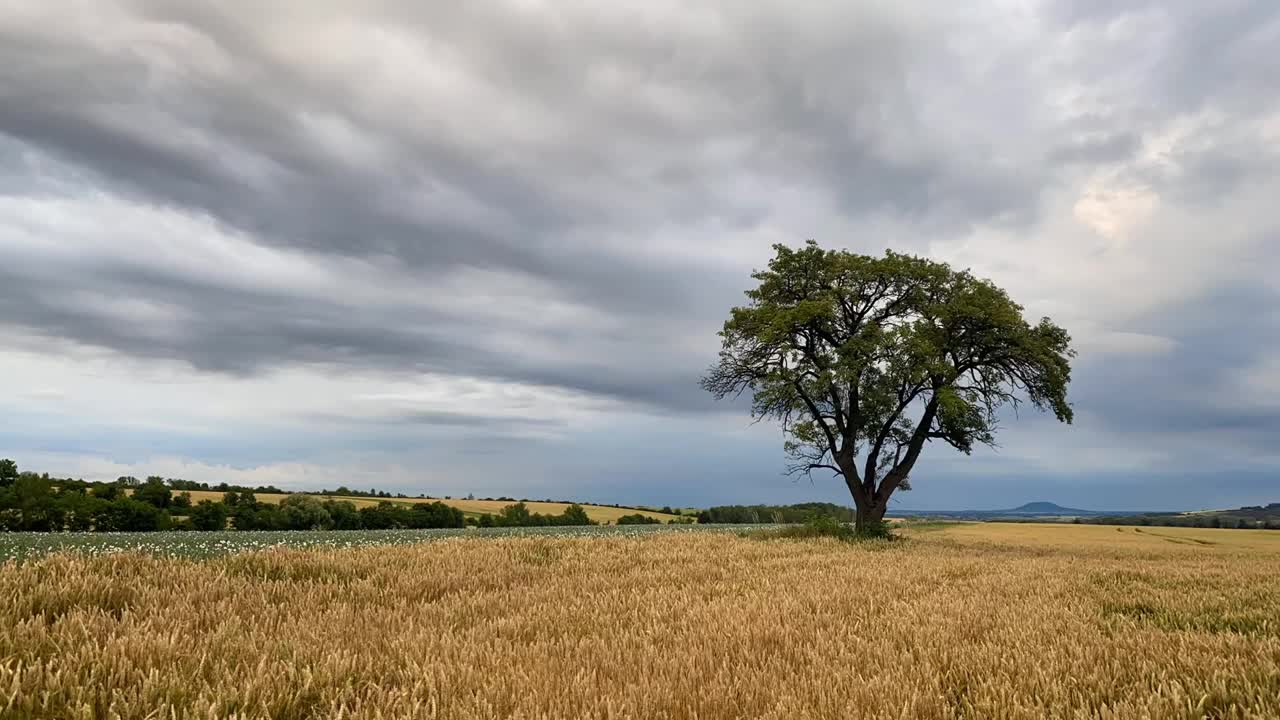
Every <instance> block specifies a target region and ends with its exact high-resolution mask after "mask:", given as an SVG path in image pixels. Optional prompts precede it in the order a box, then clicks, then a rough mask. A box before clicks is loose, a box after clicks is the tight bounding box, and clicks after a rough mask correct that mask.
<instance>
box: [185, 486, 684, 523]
mask: <svg viewBox="0 0 1280 720" xmlns="http://www.w3.org/2000/svg"><path fill="white" fill-rule="evenodd" d="M186 492H188V493H190V495H191V502H200V501H201V500H212V501H214V502H217V501H220V500H222V493H220V492H216V491H213V490H189V491H186ZM254 497H255V498H256V499H257V500H258V501H259V502H264V503H278V502H280V501H281V500H284V499H285V498H287V497H289V496H288V495H285V494H283V493H257V494H255V495H254ZM317 497H320V498H321V499H323V500H329V499H332V500H345V501H347V502H349V503H351V504H353V505H355V506H356V507H368V506H370V505H377V504H378V503H379V502H384V501H390V502H397V503H429V502H436V501H439V502H442V503H444V504H446V505H452V506H453V507H456V508H458V509H459V510H461V511H462V512H464V513H469V514H473V515H496V514H497V513H498V512H500V511H501V510H502V508H504V507H506V506H508V505H511V504H513V503H514V502H516V501H514V500H467V499H465V498H369V497H343V496H338V495H324V496H317ZM525 505H527V506H528V507H529V512H534V513H542V514H543V515H559V514H560V513H563V512H564V511H565V508H567V507H569V504H568V503H559V502H542V501H540V500H529V501H526V502H525ZM582 508H583V509H584V510H586V511H587V517H589V518H591V519H592V520H594V521H596V522H598V523H612V522H616V521H617V520H618V518H620V517H622V516H623V515H633V514H635V513H640V514H641V515H648V516H649V517H651V518H654V519H656V520H661V521H662V522H667V521H669V520H675V519H677V516H675V515H668V514H666V513H660V512H654V511H652V510H633V509H631V508H616V507H610V506H609V505H589V504H586V503H582ZM695 512H696V511H695Z"/></svg>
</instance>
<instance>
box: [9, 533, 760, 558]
mask: <svg viewBox="0 0 1280 720" xmlns="http://www.w3.org/2000/svg"><path fill="white" fill-rule="evenodd" d="M763 527H766V526H763V525H761V526H744V525H594V526H587V525H578V526H573V525H569V526H558V527H557V526H549V527H494V528H474V527H470V528H456V529H455V528H446V529H438V530H247V531H245V530H228V531H225V532H192V531H186V532H78V533H73V532H61V533H0V562H4V561H5V560H25V559H29V558H35V557H40V556H42V555H47V554H49V553H51V552H58V551H76V552H80V553H84V554H88V555H105V554H110V553H119V552H141V553H147V554H149V555H161V556H167V557H185V558H205V557H211V556H214V555H228V554H232V553H240V552H254V551H258V550H268V549H273V548H293V549H305V548H353V547H363V546H366V545H414V544H417V543H424V542H431V541H433V540H440V539H443V538H451V537H472V538H484V537H493V538H500V537H524V536H530V537H549V536H554V537H598V536H606V535H644V534H648V533H654V532H665V531H671V532H707V531H712V532H714V531H722V532H743V531H744V530H746V529H750V528H763Z"/></svg>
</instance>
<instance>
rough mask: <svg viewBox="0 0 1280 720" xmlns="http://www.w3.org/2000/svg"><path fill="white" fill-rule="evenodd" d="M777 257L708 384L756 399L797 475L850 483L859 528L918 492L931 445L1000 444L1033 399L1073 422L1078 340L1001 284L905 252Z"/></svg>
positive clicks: (739, 310) (781, 252) (733, 315)
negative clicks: (1034, 314)
mask: <svg viewBox="0 0 1280 720" xmlns="http://www.w3.org/2000/svg"><path fill="white" fill-rule="evenodd" d="M774 250H775V252H776V255H775V256H774V258H773V259H772V260H771V261H770V262H769V267H768V269H767V270H763V271H758V272H756V273H754V274H753V275H752V277H753V278H754V279H755V280H757V281H758V282H759V284H758V286H757V287H756V288H754V289H752V290H749V291H748V292H747V298H748V299H749V301H750V302H749V303H748V304H747V305H745V306H743V307H735V308H733V309H732V310H731V312H730V317H729V319H728V320H727V321H726V322H725V324H724V329H723V330H722V331H721V332H720V337H721V339H722V348H721V351H720V357H719V361H718V362H717V363H716V364H715V365H713V366H712V367H711V369H710V371H709V372H708V373H707V375H706V377H704V378H703V381H702V384H703V387H704V388H705V389H706V390H708V391H710V392H711V393H713V394H714V395H715V396H716V397H717V398H725V397H730V396H737V395H739V394H741V393H743V392H748V391H749V392H750V393H751V396H752V404H751V412H752V415H753V416H754V417H755V418H757V419H762V420H763V419H772V420H776V421H778V422H780V423H781V425H782V427H783V430H784V432H785V434H786V436H787V439H786V442H785V444H784V447H785V450H786V452H787V453H788V455H789V456H790V457H791V459H792V463H791V464H790V465H789V467H788V471H789V472H791V473H803V474H809V473H811V472H813V471H814V470H829V471H831V472H833V473H834V474H835V475H837V476H840V477H842V478H843V479H844V481H845V483H846V485H847V486H848V488H849V491H850V494H851V495H852V496H853V500H854V504H855V506H856V508H857V516H856V519H857V522H858V524H859V526H860V527H861V526H863V525H864V524H865V523H866V522H867V521H872V520H879V519H880V518H882V517H883V516H884V512H885V510H886V508H887V505H888V500H889V497H890V496H891V495H892V494H893V493H894V491H895V490H898V489H899V488H907V487H909V484H908V478H909V475H910V473H911V470H912V468H913V467H914V466H915V463H916V460H917V459H918V458H919V456H920V453H921V451H922V450H923V448H924V447H925V445H926V444H927V443H928V442H930V441H933V440H940V441H943V442H945V443H947V444H949V445H950V446H952V447H954V448H955V449H957V450H960V451H962V452H964V453H966V454H967V453H970V452H972V450H973V448H974V447H975V446H976V445H994V444H995V437H996V432H997V430H998V429H999V422H1000V410H1001V408H1004V407H1006V406H1012V407H1014V408H1016V407H1017V406H1019V405H1020V404H1021V403H1023V402H1029V403H1030V404H1031V405H1032V406H1033V407H1035V408H1037V409H1041V410H1047V411H1050V412H1052V413H1053V414H1054V416H1056V417H1057V419H1058V420H1060V421H1063V422H1066V423H1070V422H1071V420H1072V411H1071V406H1070V404H1069V403H1068V402H1067V385H1068V383H1069V382H1070V379H1071V366H1070V359H1071V358H1072V357H1073V356H1074V352H1073V351H1072V350H1071V346H1070V343H1071V338H1070V336H1069V335H1068V334H1067V332H1066V331H1065V330H1064V329H1062V328H1061V327H1059V326H1057V325H1055V324H1054V323H1053V322H1052V321H1051V320H1049V319H1048V318H1043V319H1041V320H1040V321H1039V322H1038V323H1036V324H1034V325H1032V324H1029V323H1028V322H1027V321H1026V320H1025V319H1024V318H1023V315H1022V310H1023V308H1022V306H1020V305H1018V304H1017V303H1015V302H1014V301H1013V300H1012V299H1010V298H1009V296H1008V294H1006V293H1005V292H1004V291H1003V290H1001V289H1000V288H998V287H996V286H995V285H994V284H992V283H991V282H989V281H987V280H982V279H979V278H976V277H974V276H973V275H972V274H970V273H969V272H967V271H957V270H953V269H952V268H951V267H950V266H948V265H947V264H945V263H941V262H936V261H933V260H929V259H926V258H920V257H914V256H911V255H904V254H900V253H895V252H893V251H888V252H886V253H885V254H884V256H882V257H874V256H868V255H859V254H854V253H850V252H847V251H843V250H824V249H823V248H821V247H819V246H818V245H817V243H815V242H813V241H809V242H808V243H807V244H806V245H804V246H803V247H801V248H798V249H792V248H788V247H786V246H784V245H775V246H774Z"/></svg>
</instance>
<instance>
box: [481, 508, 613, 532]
mask: <svg viewBox="0 0 1280 720" xmlns="http://www.w3.org/2000/svg"><path fill="white" fill-rule="evenodd" d="M478 524H479V525H480V527H553V526H572V525H595V524H596V523H595V521H594V520H591V519H590V518H588V517H587V511H586V510H584V509H583V507H582V506H581V505H579V504H577V503H572V504H570V505H569V507H567V508H565V509H564V512H562V513H560V514H559V515H544V514H542V513H535V512H530V511H529V506H528V505H525V504H524V503H523V502H517V503H513V504H511V505H507V506H505V507H503V508H502V510H500V511H498V514H497V515H494V516H488V515H482V516H480V520H479V523H478Z"/></svg>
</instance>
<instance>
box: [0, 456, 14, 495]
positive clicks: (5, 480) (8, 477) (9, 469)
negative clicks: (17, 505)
mask: <svg viewBox="0 0 1280 720" xmlns="http://www.w3.org/2000/svg"><path fill="white" fill-rule="evenodd" d="M17 480H18V463H16V462H14V461H13V460H10V459H8V458H4V459H3V460H0V488H3V487H8V486H10V485H12V484H14V483H15V482H17Z"/></svg>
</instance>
